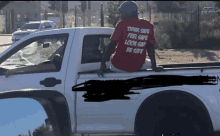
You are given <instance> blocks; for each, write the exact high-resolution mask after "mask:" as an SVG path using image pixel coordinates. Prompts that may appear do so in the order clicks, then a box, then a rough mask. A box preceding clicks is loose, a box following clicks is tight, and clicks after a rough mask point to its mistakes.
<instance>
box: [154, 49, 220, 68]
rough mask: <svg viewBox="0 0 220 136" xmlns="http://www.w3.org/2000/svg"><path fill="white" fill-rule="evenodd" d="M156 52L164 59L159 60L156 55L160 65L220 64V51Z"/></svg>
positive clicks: (173, 50) (167, 50) (174, 50)
mask: <svg viewBox="0 0 220 136" xmlns="http://www.w3.org/2000/svg"><path fill="white" fill-rule="evenodd" d="M155 51H156V53H157V54H158V55H159V56H160V57H161V58H162V59H159V57H158V56H157V55H156V61H157V64H158V65H164V64H185V63H206V62H219V60H220V49H216V50H205V49H164V50H155Z"/></svg>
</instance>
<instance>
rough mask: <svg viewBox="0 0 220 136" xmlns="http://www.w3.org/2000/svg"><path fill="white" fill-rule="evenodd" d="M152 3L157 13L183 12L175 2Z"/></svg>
mask: <svg viewBox="0 0 220 136" xmlns="http://www.w3.org/2000/svg"><path fill="white" fill-rule="evenodd" d="M154 3H155V4H156V5H157V10H158V12H163V13H179V12H182V11H183V10H185V8H181V7H180V4H179V3H178V2H176V1H154ZM181 4H182V3H181Z"/></svg>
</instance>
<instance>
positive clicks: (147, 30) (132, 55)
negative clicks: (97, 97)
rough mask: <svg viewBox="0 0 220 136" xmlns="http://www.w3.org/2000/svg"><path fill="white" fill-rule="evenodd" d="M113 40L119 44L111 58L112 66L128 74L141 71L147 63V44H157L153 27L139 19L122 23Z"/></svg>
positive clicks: (118, 26)
mask: <svg viewBox="0 0 220 136" xmlns="http://www.w3.org/2000/svg"><path fill="white" fill-rule="evenodd" d="M111 39H112V40H115V41H116V42H117V43H118V46H117V47H116V49H115V52H114V54H113V55H112V56H111V61H112V64H113V65H114V66H115V67H117V68H119V69H122V70H125V71H127V72H134V71H136V70H138V69H140V68H141V67H142V66H143V64H144V63H145V58H146V50H147V48H148V47H147V45H148V44H147V43H156V41H155V39H154V32H153V25H152V24H150V22H148V21H146V20H144V19H139V18H126V19H124V20H122V21H120V22H119V23H118V24H117V26H116V28H115V32H114V34H113V35H112V37H111ZM122 62H123V63H122Z"/></svg>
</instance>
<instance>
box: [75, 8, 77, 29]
mask: <svg viewBox="0 0 220 136" xmlns="http://www.w3.org/2000/svg"><path fill="white" fill-rule="evenodd" d="M76 12H77V11H76V5H75V27H76V26H77V25H76Z"/></svg>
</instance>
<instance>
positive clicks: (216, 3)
mask: <svg viewBox="0 0 220 136" xmlns="http://www.w3.org/2000/svg"><path fill="white" fill-rule="evenodd" d="M214 6H215V8H217V9H219V8H220V1H214ZM217 13H218V15H220V10H218V11H217Z"/></svg>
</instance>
